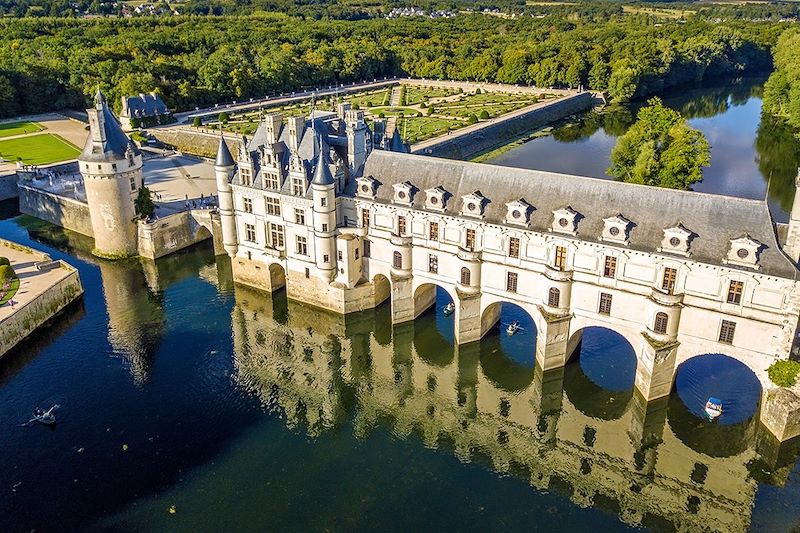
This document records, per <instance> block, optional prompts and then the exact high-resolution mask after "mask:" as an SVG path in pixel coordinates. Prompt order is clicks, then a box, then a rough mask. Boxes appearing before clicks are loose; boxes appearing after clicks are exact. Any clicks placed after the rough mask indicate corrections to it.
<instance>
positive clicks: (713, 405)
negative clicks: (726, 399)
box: [705, 396, 722, 422]
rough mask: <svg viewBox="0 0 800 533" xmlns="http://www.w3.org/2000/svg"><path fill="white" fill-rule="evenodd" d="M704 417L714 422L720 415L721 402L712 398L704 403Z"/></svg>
mask: <svg viewBox="0 0 800 533" xmlns="http://www.w3.org/2000/svg"><path fill="white" fill-rule="evenodd" d="M705 410H706V416H708V419H709V420H710V421H712V422H713V421H714V420H715V419H716V418H717V417H718V416H720V415H721V414H722V400H720V399H719V398H714V397H713V396H712V397H710V398H709V399H708V401H707V402H706V409H705Z"/></svg>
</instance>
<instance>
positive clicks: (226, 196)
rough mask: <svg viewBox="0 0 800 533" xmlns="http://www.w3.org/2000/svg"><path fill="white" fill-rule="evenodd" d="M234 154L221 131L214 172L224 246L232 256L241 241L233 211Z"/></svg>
mask: <svg viewBox="0 0 800 533" xmlns="http://www.w3.org/2000/svg"><path fill="white" fill-rule="evenodd" d="M233 167H234V162H233V156H231V151H230V150H229V149H228V145H227V144H225V139H224V138H223V137H222V133H221V132H220V136H219V148H218V149H217V159H216V161H214V174H215V175H216V178H217V195H218V196H219V218H220V223H221V224H222V246H223V247H224V248H225V252H226V253H227V254H228V255H229V256H230V257H231V258H233V257H236V252H237V251H238V249H239V241H238V240H237V238H236V217H235V216H234V213H233V190H232V189H231V183H230V178H231V175H232V174H233Z"/></svg>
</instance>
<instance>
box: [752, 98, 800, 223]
mask: <svg viewBox="0 0 800 533" xmlns="http://www.w3.org/2000/svg"><path fill="white" fill-rule="evenodd" d="M755 147H756V151H757V152H758V170H759V171H760V172H761V175H762V176H763V177H764V179H765V180H768V181H769V197H770V198H771V199H773V200H776V201H778V202H779V203H780V206H781V209H783V210H784V211H787V212H788V211H791V209H792V202H793V201H794V189H795V185H794V180H795V177H796V176H797V167H798V166H800V140H798V139H797V137H796V136H795V133H794V131H793V129H792V128H791V127H790V126H789V125H788V124H786V122H784V121H783V120H781V119H779V118H776V117H773V116H772V115H769V114H767V113H762V114H761V123H760V124H759V125H758V131H757V133H756V142H755Z"/></svg>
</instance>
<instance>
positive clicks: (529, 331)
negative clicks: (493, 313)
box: [480, 302, 536, 392]
mask: <svg viewBox="0 0 800 533" xmlns="http://www.w3.org/2000/svg"><path fill="white" fill-rule="evenodd" d="M495 305H499V306H500V318H499V320H498V322H497V324H496V325H495V326H494V327H492V329H491V330H490V331H489V332H488V333H487V334H486V336H484V338H483V339H481V341H480V365H481V369H482V370H483V373H484V374H485V375H486V377H487V378H489V379H490V380H491V381H492V382H493V383H494V384H495V385H497V386H498V387H500V388H501V389H503V390H505V391H507V392H519V391H522V390H524V389H526V388H527V387H528V386H529V385H530V384H531V382H532V381H533V377H534V371H535V367H536V324H535V323H534V322H533V319H532V318H531V316H530V315H529V314H528V313H527V312H525V310H524V309H522V308H521V307H519V306H518V305H514V304H511V303H506V302H503V303H498V304H495ZM512 322H517V324H519V326H520V329H519V330H517V331H516V333H514V334H513V335H509V334H508V332H507V328H508V326H509V324H511V323H512Z"/></svg>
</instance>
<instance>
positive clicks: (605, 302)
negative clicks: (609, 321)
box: [597, 292, 611, 315]
mask: <svg viewBox="0 0 800 533" xmlns="http://www.w3.org/2000/svg"><path fill="white" fill-rule="evenodd" d="M597 312H598V313H600V314H601V315H610V314H611V295H610V294H608V293H607V292H601V293H600V305H599V306H598V308H597Z"/></svg>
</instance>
